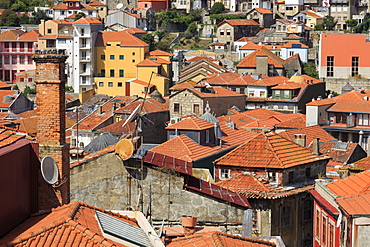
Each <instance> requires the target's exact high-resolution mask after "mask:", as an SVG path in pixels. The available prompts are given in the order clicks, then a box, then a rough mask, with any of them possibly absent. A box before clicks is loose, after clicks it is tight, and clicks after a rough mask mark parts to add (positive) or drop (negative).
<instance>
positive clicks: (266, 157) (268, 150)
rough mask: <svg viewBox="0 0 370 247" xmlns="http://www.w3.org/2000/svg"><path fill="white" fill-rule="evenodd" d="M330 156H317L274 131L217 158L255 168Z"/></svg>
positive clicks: (280, 165)
mask: <svg viewBox="0 0 370 247" xmlns="http://www.w3.org/2000/svg"><path fill="white" fill-rule="evenodd" d="M326 159H329V157H324V156H317V155H314V154H312V153H311V152H310V151H309V150H308V149H306V148H304V147H302V146H300V145H298V144H296V143H293V142H291V141H288V140H286V139H284V138H282V137H281V136H279V135H278V134H276V133H274V132H262V133H260V134H259V135H257V136H255V137H254V138H252V139H250V140H248V141H247V142H245V143H244V144H242V145H240V146H239V147H238V148H236V149H234V150H233V151H231V152H229V153H228V154H226V155H224V156H223V157H221V158H219V159H217V160H216V163H217V165H218V166H219V165H225V166H236V167H255V168H279V169H284V168H289V167H293V166H298V165H302V164H307V163H310V162H315V161H319V160H326Z"/></svg>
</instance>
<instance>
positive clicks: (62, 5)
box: [50, 3, 68, 10]
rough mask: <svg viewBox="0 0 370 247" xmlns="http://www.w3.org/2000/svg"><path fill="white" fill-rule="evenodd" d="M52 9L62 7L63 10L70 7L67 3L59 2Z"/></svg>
mask: <svg viewBox="0 0 370 247" xmlns="http://www.w3.org/2000/svg"><path fill="white" fill-rule="evenodd" d="M50 9H61V10H67V9H68V7H67V5H66V4H65V3H61V4H58V5H56V6H53V7H51V8H50Z"/></svg>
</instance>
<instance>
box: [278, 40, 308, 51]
mask: <svg viewBox="0 0 370 247" xmlns="http://www.w3.org/2000/svg"><path fill="white" fill-rule="evenodd" d="M293 44H295V45H301V46H300V47H296V46H294V47H293ZM282 47H284V48H307V49H308V46H307V45H304V44H302V43H301V42H299V41H297V40H292V41H289V42H288V43H285V44H284V45H283V46H282Z"/></svg>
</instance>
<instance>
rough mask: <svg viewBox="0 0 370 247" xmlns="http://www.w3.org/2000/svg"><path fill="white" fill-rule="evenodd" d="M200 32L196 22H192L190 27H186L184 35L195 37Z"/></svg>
mask: <svg viewBox="0 0 370 247" xmlns="http://www.w3.org/2000/svg"><path fill="white" fill-rule="evenodd" d="M197 34H198V27H197V25H196V24H195V22H192V23H191V24H190V25H189V26H188V28H187V29H186V31H185V33H184V36H185V38H187V39H191V38H192V37H194V36H195V35H197Z"/></svg>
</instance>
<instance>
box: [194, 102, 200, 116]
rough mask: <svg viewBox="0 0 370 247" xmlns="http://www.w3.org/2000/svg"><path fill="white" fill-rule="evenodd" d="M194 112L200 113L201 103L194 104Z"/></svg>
mask: <svg viewBox="0 0 370 247" xmlns="http://www.w3.org/2000/svg"><path fill="white" fill-rule="evenodd" d="M193 113H195V114H199V104H194V105H193Z"/></svg>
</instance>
